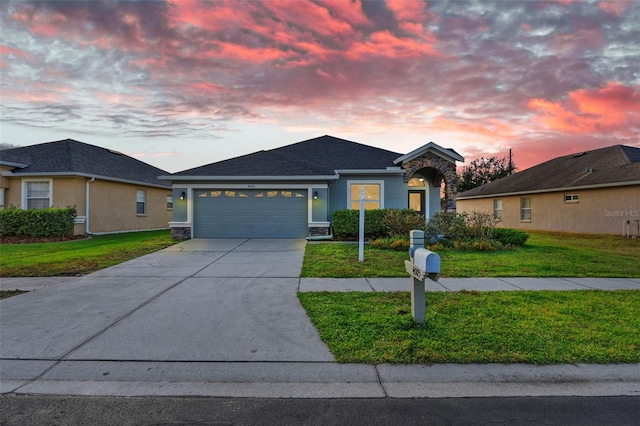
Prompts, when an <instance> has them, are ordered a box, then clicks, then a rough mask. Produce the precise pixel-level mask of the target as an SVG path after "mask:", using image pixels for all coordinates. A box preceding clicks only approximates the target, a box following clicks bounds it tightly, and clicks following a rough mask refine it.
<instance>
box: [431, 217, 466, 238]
mask: <svg viewBox="0 0 640 426" xmlns="http://www.w3.org/2000/svg"><path fill="white" fill-rule="evenodd" d="M468 233H469V231H468V229H467V217H466V215H465V214H456V213H450V212H441V213H436V214H435V215H434V216H433V217H432V218H431V219H429V222H428V223H427V226H426V229H425V235H424V237H425V241H427V242H429V243H431V244H433V243H436V242H438V241H440V240H443V239H447V240H455V241H458V240H463V239H466V238H468Z"/></svg>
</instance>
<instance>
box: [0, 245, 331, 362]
mask: <svg viewBox="0 0 640 426" xmlns="http://www.w3.org/2000/svg"><path fill="white" fill-rule="evenodd" d="M305 244H306V242H305V240H246V239H213V240H204V239H195V240H189V241H186V242H183V243H181V244H178V245H175V246H172V247H170V248H167V249H165V250H162V251H159V252H156V253H153V254H150V255H147V256H144V257H141V258H138V259H135V260H132V261H129V262H126V263H123V264H120V265H117V266H114V267H111V268H107V269H104V270H101V271H99V272H96V273H93V274H90V275H87V276H85V277H82V278H81V279H79V280H75V281H73V282H69V283H66V284H61V285H56V286H51V287H46V288H43V289H40V290H38V291H35V292H31V293H28V294H24V295H21V296H18V297H12V298H9V299H6V300H3V301H2V305H1V307H2V309H1V310H0V333H1V334H0V358H2V363H3V365H4V367H7V366H9V365H10V363H9V364H8V362H9V361H11V360H30V361H43V362H44V363H43V364H42V366H43V367H45V366H47V365H48V363H49V362H55V361H61V360H74V361H82V360H86V361H279V362H280V361H294V362H327V361H328V362H331V361H333V360H334V358H333V356H332V355H331V353H330V352H329V350H328V349H327V347H326V346H325V345H324V343H322V341H321V340H320V338H319V337H318V335H317V332H316V330H315V328H314V327H313V326H312V324H311V322H310V321H309V319H308V318H307V316H306V313H305V311H304V309H303V308H302V306H301V305H300V303H299V301H298V299H297V297H296V292H297V289H298V285H299V275H300V269H301V267H302V260H303V256H304V247H305ZM17 365H18V364H14V366H17ZM30 365H31V366H32V367H36V364H30ZM3 370H4V373H6V372H7V370H6V368H3ZM38 370H39V368H34V374H35V373H36V372H37V371H38Z"/></svg>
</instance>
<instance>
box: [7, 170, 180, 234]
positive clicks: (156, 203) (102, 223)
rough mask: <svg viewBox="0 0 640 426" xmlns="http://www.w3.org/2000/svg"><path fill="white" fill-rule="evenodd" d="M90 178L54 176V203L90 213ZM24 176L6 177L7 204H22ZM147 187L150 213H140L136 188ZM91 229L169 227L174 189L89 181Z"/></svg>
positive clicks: (82, 228)
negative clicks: (87, 202)
mask: <svg viewBox="0 0 640 426" xmlns="http://www.w3.org/2000/svg"><path fill="white" fill-rule="evenodd" d="M25 179H29V180H48V179H51V178H50V177H45V176H43V177H41V178H31V177H29V178H25ZM88 180H89V179H88V178H85V177H77V176H71V177H54V178H52V181H53V187H52V193H53V202H52V204H53V206H54V207H68V206H70V207H75V208H76V209H77V211H78V216H86V210H85V200H86V195H85V190H86V182H87V181H88ZM22 181H23V179H22V178H19V177H6V176H3V177H2V180H1V181H0V185H1V186H0V188H4V189H5V191H4V198H5V207H9V206H11V205H14V206H17V207H22ZM139 189H141V190H145V191H146V194H147V212H146V214H145V215H137V214H136V191H137V190H139ZM89 194H90V198H89V211H90V214H89V218H88V219H89V231H90V232H91V233H102V232H120V231H133V230H142V229H162V228H168V227H169V221H170V220H171V210H168V209H167V196H168V195H171V189H170V188H166V189H165V188H156V187H150V186H145V185H135V184H130V183H121V182H112V181H106V180H100V179H96V180H95V181H93V182H91V183H90V184H89ZM74 232H75V234H76V235H79V234H84V232H85V224H84V223H79V224H76V226H75V230H74Z"/></svg>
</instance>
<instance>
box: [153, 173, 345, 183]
mask: <svg viewBox="0 0 640 426" xmlns="http://www.w3.org/2000/svg"><path fill="white" fill-rule="evenodd" d="M338 178H339V176H337V175H310V176H158V179H160V180H171V181H190V180H192V181H198V180H200V181H202V180H205V181H208V182H216V181H292V180H306V181H316V180H336V179H338Z"/></svg>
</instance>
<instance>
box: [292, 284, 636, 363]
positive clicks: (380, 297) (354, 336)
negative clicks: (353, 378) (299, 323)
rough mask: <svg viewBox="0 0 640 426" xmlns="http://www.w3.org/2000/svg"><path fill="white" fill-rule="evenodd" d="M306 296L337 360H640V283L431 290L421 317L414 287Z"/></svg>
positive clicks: (309, 310)
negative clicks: (607, 287)
mask: <svg viewBox="0 0 640 426" xmlns="http://www.w3.org/2000/svg"><path fill="white" fill-rule="evenodd" d="M298 296H299V298H300V300H301V302H302V304H303V306H304V307H305V309H306V310H307V314H308V315H309V317H310V318H311V321H312V322H313V324H314V325H315V327H316V328H317V329H318V332H319V333H320V337H321V338H322V340H323V341H324V342H325V343H326V344H327V345H328V347H329V349H330V350H331V352H332V353H333V354H334V356H335V357H336V360H337V361H338V362H344V363H367V364H381V363H402V364H431V363H530V364H559V363H602V364H608V363H635V362H640V333H638V330H639V329H640V315H638V312H640V292H639V291H623V290H620V291H593V290H588V291H587V290H585V291H562V292H553V291H535V292H533V291H521V292H491V293H479V292H457V293H427V294H426V303H427V314H426V319H425V324H423V325H419V324H415V323H414V322H413V319H412V317H411V298H410V294H409V293H407V292H403V293H326V292H325V293H300V294H299V295H298Z"/></svg>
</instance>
